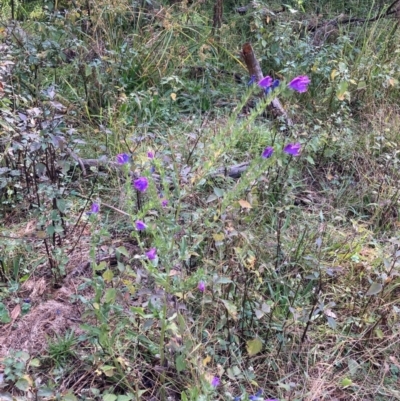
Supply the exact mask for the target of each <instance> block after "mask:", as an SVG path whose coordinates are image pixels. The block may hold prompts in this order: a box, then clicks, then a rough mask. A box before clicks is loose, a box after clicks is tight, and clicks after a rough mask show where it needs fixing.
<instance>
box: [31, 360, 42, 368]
mask: <svg viewBox="0 0 400 401" xmlns="http://www.w3.org/2000/svg"><path fill="white" fill-rule="evenodd" d="M29 366H34V367H35V368H37V367H38V366H40V361H39V359H37V358H33V359H32V360H31V361H30V362H29Z"/></svg>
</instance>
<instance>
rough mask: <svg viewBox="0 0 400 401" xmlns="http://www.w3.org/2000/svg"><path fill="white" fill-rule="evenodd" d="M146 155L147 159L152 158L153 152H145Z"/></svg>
mask: <svg viewBox="0 0 400 401" xmlns="http://www.w3.org/2000/svg"><path fill="white" fill-rule="evenodd" d="M147 157H148V158H149V159H154V153H153V152H151V151H149V152H147Z"/></svg>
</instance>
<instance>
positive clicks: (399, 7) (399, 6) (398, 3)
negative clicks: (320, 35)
mask: <svg viewBox="0 0 400 401" xmlns="http://www.w3.org/2000/svg"><path fill="white" fill-rule="evenodd" d="M399 13H400V0H394V1H393V3H392V4H390V6H389V7H388V8H387V10H386V11H385V12H384V13H382V12H379V13H378V14H377V15H376V16H375V17H371V18H358V17H344V16H343V15H339V16H337V17H335V18H333V19H332V20H330V21H325V22H321V23H320V24H316V25H310V26H309V27H308V28H307V30H308V31H309V32H315V31H317V30H318V29H320V28H322V27H324V26H328V25H331V26H338V25H339V24H351V23H355V22H358V23H360V22H362V23H365V22H375V21H378V20H380V19H382V18H386V17H389V16H391V15H393V14H399Z"/></svg>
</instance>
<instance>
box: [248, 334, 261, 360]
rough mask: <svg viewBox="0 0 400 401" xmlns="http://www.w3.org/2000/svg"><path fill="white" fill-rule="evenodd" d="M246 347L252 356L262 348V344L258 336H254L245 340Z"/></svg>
mask: <svg viewBox="0 0 400 401" xmlns="http://www.w3.org/2000/svg"><path fill="white" fill-rule="evenodd" d="M246 347H247V352H248V354H249V355H250V356H254V355H256V354H258V353H259V352H260V351H261V350H262V347H263V344H262V341H261V340H260V339H259V338H258V337H256V338H254V339H253V340H249V341H247V343H246Z"/></svg>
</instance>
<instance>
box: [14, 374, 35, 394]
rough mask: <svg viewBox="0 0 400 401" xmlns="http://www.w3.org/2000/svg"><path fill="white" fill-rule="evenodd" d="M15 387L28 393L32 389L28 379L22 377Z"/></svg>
mask: <svg viewBox="0 0 400 401" xmlns="http://www.w3.org/2000/svg"><path fill="white" fill-rule="evenodd" d="M15 387H17V389H18V390H21V391H28V390H29V388H30V387H31V383H30V381H29V380H28V379H26V378H24V377H21V378H20V379H19V380H18V381H17V382H16V383H15Z"/></svg>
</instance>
